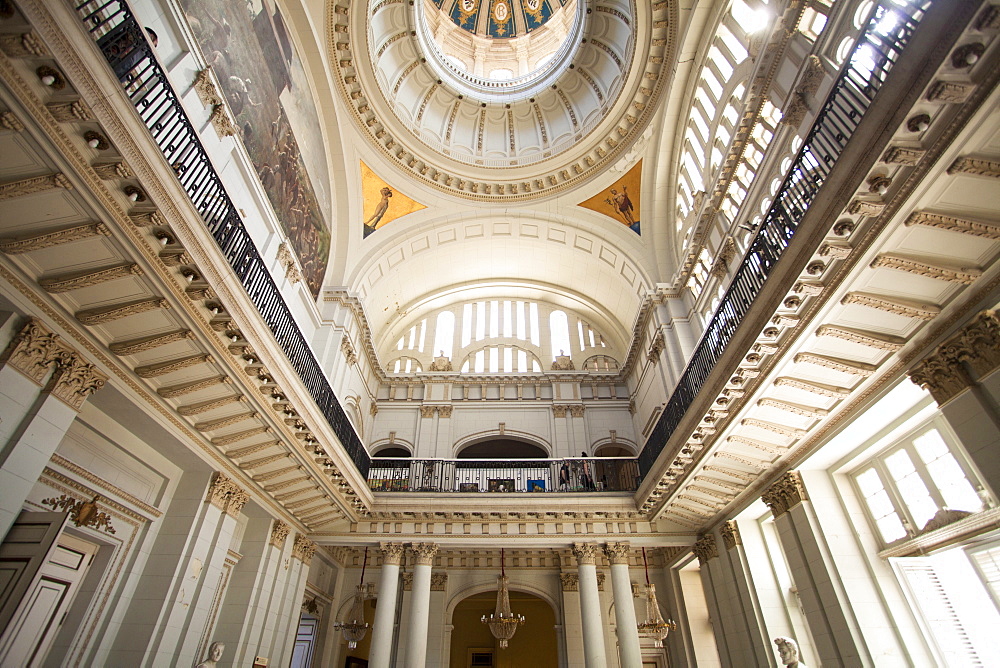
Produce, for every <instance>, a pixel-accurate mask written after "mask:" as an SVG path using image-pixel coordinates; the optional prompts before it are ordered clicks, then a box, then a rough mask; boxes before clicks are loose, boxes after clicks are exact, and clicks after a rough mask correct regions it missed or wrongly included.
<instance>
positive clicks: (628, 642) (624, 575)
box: [611, 564, 642, 668]
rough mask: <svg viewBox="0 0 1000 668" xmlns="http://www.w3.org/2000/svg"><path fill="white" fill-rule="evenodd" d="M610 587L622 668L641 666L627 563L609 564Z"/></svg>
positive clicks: (639, 667) (637, 629) (640, 652)
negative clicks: (612, 595)
mask: <svg viewBox="0 0 1000 668" xmlns="http://www.w3.org/2000/svg"><path fill="white" fill-rule="evenodd" d="M611 589H612V591H613V592H614V595H615V619H616V620H617V621H616V627H615V630H616V633H617V634H618V654H619V656H620V657H621V661H622V668H642V651H641V650H640V649H639V628H638V626H636V621H635V604H634V603H633V601H632V598H633V597H632V581H631V580H630V579H629V577H628V564H612V565H611Z"/></svg>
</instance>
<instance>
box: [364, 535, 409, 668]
mask: <svg viewBox="0 0 1000 668" xmlns="http://www.w3.org/2000/svg"><path fill="white" fill-rule="evenodd" d="M379 550H380V551H381V552H382V573H381V574H380V575H379V578H378V605H377V606H376V607H375V623H374V624H373V625H372V644H371V648H372V649H371V653H370V654H369V656H368V665H369V667H370V668H389V659H390V658H391V657H392V628H393V626H394V625H395V622H396V594H397V593H398V592H399V562H400V561H402V559H403V544H402V543H382V544H381V545H379Z"/></svg>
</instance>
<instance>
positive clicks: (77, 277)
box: [38, 264, 142, 294]
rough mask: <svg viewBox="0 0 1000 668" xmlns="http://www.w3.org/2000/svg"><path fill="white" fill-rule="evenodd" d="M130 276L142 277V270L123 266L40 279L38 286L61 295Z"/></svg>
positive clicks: (126, 265)
mask: <svg viewBox="0 0 1000 668" xmlns="http://www.w3.org/2000/svg"><path fill="white" fill-rule="evenodd" d="M129 276H142V269H140V268H139V265H137V264H123V265H119V266H117V267H108V268H106V269H98V270H96V271H83V272H79V271H78V272H73V273H70V274H63V275H61V276H53V277H51V278H42V279H39V281H38V285H39V286H40V287H41V288H42V289H43V290H45V291H46V292H48V293H49V294H60V293H63V292H70V291H71V290H79V289H81V288H89V287H92V286H94V285H100V284H101V283H106V282H108V281H116V280H118V279H120V278H127V277H129Z"/></svg>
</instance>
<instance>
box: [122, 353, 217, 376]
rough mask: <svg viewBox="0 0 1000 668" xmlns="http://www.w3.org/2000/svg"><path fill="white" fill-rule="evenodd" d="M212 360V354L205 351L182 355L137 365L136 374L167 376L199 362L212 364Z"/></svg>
mask: <svg viewBox="0 0 1000 668" xmlns="http://www.w3.org/2000/svg"><path fill="white" fill-rule="evenodd" d="M212 362H213V360H212V356H211V355H208V354H204V353H203V354H201V355H192V356H190V357H182V358H181V359H178V360H173V361H172V362H157V363H156V364H146V365H143V366H137V367H136V368H135V375H137V376H139V377H140V378H156V377H157V376H165V375H166V374H168V373H173V372H175V371H180V370H181V369H187V368H189V367H192V366H197V365H199V364H211V363H212Z"/></svg>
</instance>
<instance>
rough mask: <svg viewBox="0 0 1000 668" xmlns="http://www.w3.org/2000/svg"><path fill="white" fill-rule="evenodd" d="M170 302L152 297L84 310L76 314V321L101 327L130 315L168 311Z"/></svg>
mask: <svg viewBox="0 0 1000 668" xmlns="http://www.w3.org/2000/svg"><path fill="white" fill-rule="evenodd" d="M168 308H170V302H168V301H167V300H166V299H163V298H161V297H152V298H150V299H142V300H139V301H135V302H131V303H129V304H121V305H119V306H103V307H100V308H92V309H84V310H82V311H77V312H76V319H77V320H79V321H80V322H81V323H83V324H84V325H102V324H104V323H106V322H113V321H115V320H121V319H122V318H127V317H129V316H132V315H138V314H140V313H146V312H148V311H155V310H156V309H168Z"/></svg>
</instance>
